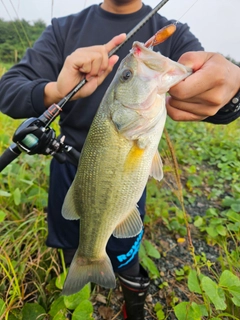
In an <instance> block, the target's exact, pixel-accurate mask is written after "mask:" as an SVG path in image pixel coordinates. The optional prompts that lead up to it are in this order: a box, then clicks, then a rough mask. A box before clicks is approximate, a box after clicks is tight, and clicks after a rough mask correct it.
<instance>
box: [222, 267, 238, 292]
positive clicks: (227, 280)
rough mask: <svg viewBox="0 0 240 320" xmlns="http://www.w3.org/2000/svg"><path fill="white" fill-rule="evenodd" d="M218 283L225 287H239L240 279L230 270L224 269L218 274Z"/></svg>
mask: <svg viewBox="0 0 240 320" xmlns="http://www.w3.org/2000/svg"><path fill="white" fill-rule="evenodd" d="M219 285H220V286H222V287H226V288H231V287H232V286H233V287H235V286H237V287H239V288H240V280H239V278H238V277H237V276H235V274H233V273H232V272H231V271H229V270H224V271H223V273H222V274H221V276H220V279H219Z"/></svg>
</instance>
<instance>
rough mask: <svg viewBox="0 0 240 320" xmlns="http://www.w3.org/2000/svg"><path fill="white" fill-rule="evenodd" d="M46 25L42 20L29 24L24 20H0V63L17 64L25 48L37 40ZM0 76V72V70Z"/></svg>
mask: <svg viewBox="0 0 240 320" xmlns="http://www.w3.org/2000/svg"><path fill="white" fill-rule="evenodd" d="M45 28H46V24H45V22H44V21H42V20H38V21H35V22H34V24H32V25H31V24H30V23H29V22H27V21H26V20H24V19H22V20H14V21H4V20H3V19H0V62H1V63H3V62H4V63H11V64H12V63H16V62H18V61H19V60H20V59H21V58H22V56H23V54H24V52H25V51H26V48H27V47H31V46H32V45H33V43H34V42H35V41H36V40H37V38H38V37H39V36H40V34H41V33H42V32H43V30H44V29H45ZM0 75H1V70H0Z"/></svg>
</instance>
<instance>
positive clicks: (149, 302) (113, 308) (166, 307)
mask: <svg viewBox="0 0 240 320" xmlns="http://www.w3.org/2000/svg"><path fill="white" fill-rule="evenodd" d="M209 206H215V207H216V203H212V202H211V201H209V200H207V199H204V198H201V199H200V198H199V199H198V200H197V201H196V203H195V204H194V205H188V206H186V210H187V212H188V214H190V215H192V216H194V215H203V214H205V212H206V210H207V209H208V208H209ZM154 229H155V230H151V231H150V230H148V229H147V228H146V230H145V238H147V239H149V234H148V233H150V232H151V233H154V235H155V239H158V240H157V241H154V244H155V245H156V246H157V248H158V250H159V252H160V253H161V258H160V259H157V260H156V259H155V260H154V262H155V264H156V265H157V267H158V270H159V271H160V275H161V278H158V279H156V280H152V281H151V284H150V288H149V292H148V296H147V299H146V303H145V319H146V320H155V319H157V317H156V313H155V311H154V306H155V304H156V303H157V302H159V303H160V304H161V305H162V306H163V311H164V313H165V315H167V318H166V319H168V320H175V319H176V317H175V315H174V312H173V306H174V304H178V303H180V302H181V301H189V300H190V299H191V300H192V299H197V297H192V296H191V295H192V294H191V293H190V292H189V291H188V289H187V282H186V276H185V277H184V276H183V279H181V280H180V281H179V280H177V279H176V278H177V277H176V273H175V271H176V270H180V269H182V268H183V267H184V266H189V267H191V265H192V263H193V261H192V257H191V254H190V251H189V246H188V242H187V240H186V241H184V242H183V243H180V242H178V237H179V236H177V235H174V234H173V233H172V232H169V231H168V229H167V228H166V227H165V226H164V224H163V222H162V221H161V220H160V221H158V222H157V223H156V224H155V227H154ZM190 229H191V237H192V243H193V246H194V250H195V254H196V255H200V256H201V254H202V253H204V254H205V255H206V258H207V260H210V261H211V262H214V263H216V265H217V258H218V257H219V252H218V248H217V246H210V245H208V244H207V243H206V241H205V240H204V239H203V237H202V235H201V234H200V232H199V231H198V230H197V229H196V228H195V227H194V226H193V225H191V227H190ZM185 238H186V237H185ZM203 272H204V270H203ZM206 273H208V271H207V270H206ZM165 283H167V286H164V284H165ZM161 285H162V286H161ZM160 286H161V289H160V288H159V287H160ZM92 302H93V305H94V314H93V317H94V319H96V320H102V319H106V320H122V319H123V317H122V312H121V308H122V305H123V295H122V292H121V287H120V286H119V283H118V282H117V287H116V289H114V290H113V291H112V292H111V293H109V291H108V290H104V289H102V288H99V287H97V288H96V294H95V295H93V300H92Z"/></svg>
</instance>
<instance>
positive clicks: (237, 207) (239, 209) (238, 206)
mask: <svg viewBox="0 0 240 320" xmlns="http://www.w3.org/2000/svg"><path fill="white" fill-rule="evenodd" d="M231 209H232V210H233V211H236V212H240V203H239V202H236V203H233V204H232V205H231Z"/></svg>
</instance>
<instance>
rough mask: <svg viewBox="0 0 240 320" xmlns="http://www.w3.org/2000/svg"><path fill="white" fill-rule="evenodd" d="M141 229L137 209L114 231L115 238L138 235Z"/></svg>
mask: <svg viewBox="0 0 240 320" xmlns="http://www.w3.org/2000/svg"><path fill="white" fill-rule="evenodd" d="M142 228H143V223H142V219H141V217H140V213H139V211H138V209H137V208H134V210H133V211H132V212H131V213H130V214H129V215H128V216H127V218H126V219H124V220H123V221H122V222H121V223H120V224H119V225H118V226H117V227H116V229H115V230H114V232H113V235H114V237H116V238H131V237H134V236H136V235H138V234H139V233H140V232H141V231H142Z"/></svg>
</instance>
